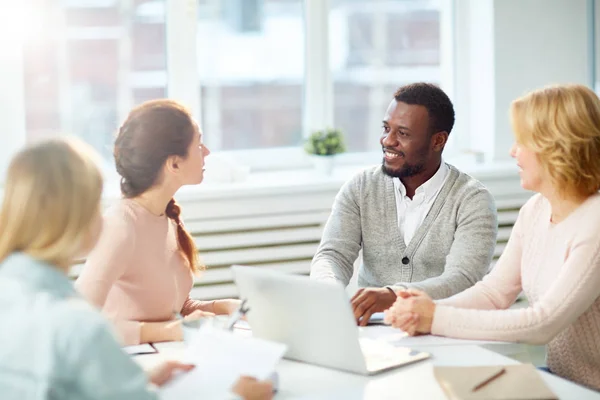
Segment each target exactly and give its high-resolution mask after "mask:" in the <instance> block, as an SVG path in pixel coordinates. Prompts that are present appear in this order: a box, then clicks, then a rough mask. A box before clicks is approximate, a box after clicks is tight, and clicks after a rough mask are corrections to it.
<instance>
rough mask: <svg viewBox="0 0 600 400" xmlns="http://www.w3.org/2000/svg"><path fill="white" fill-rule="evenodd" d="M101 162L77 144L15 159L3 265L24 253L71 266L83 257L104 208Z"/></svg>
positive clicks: (5, 206) (59, 142) (53, 143)
mask: <svg viewBox="0 0 600 400" xmlns="http://www.w3.org/2000/svg"><path fill="white" fill-rule="evenodd" d="M96 158H97V156H96V153H95V152H94V150H93V149H92V148H91V147H90V146H88V145H87V144H85V143H83V142H81V141H79V140H75V139H66V140H65V139H55V140H49V141H45V142H41V143H39V144H36V145H33V146H30V147H28V148H26V149H24V150H22V151H21V152H19V153H18V154H17V155H16V156H15V157H14V158H13V160H12V161H11V163H10V166H9V168H8V174H7V177H6V185H5V187H4V200H3V202H2V208H1V209H0V261H3V260H4V259H5V258H6V257H7V256H8V255H10V254H11V253H13V252H17V251H20V252H24V253H26V254H28V255H30V256H32V257H34V258H36V259H39V260H42V261H46V262H48V263H51V264H54V265H58V266H67V265H68V264H69V263H71V262H72V261H73V260H74V259H75V258H76V257H77V256H78V252H79V251H80V250H81V247H82V245H83V243H84V241H85V240H86V239H87V235H88V232H89V230H90V228H91V225H92V223H93V218H94V216H95V213H96V212H98V209H99V206H100V198H101V195H102V175H101V173H100V171H99V169H98V166H97V165H96Z"/></svg>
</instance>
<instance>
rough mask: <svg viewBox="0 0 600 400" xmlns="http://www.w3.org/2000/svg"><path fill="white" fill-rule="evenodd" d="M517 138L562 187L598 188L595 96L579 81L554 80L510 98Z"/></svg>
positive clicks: (599, 138)
mask: <svg viewBox="0 0 600 400" xmlns="http://www.w3.org/2000/svg"><path fill="white" fill-rule="evenodd" d="M510 114H511V122H512V127H513V131H514V132H515V137H516V140H517V142H518V143H519V144H521V145H523V146H524V147H526V148H528V149H530V150H532V151H533V152H535V153H536V154H537V155H538V159H539V161H540V164H541V165H542V167H543V168H544V169H545V170H546V172H547V173H548V175H549V176H550V178H551V180H552V184H553V186H554V187H555V188H557V189H558V190H559V191H560V192H561V193H569V194H575V195H584V196H588V195H591V194H593V193H595V192H597V191H598V190H600V99H598V96H597V95H596V94H595V93H594V92H593V91H592V90H591V89H589V88H588V87H586V86H583V85H554V86H548V87H545V88H542V89H539V90H535V91H533V92H530V93H528V94H526V95H525V96H523V97H521V98H518V99H516V100H515V101H513V102H512V105H511V108H510Z"/></svg>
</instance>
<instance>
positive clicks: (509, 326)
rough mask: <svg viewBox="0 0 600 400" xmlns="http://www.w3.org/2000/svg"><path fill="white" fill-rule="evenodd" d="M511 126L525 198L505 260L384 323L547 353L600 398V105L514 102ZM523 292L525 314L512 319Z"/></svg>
mask: <svg viewBox="0 0 600 400" xmlns="http://www.w3.org/2000/svg"><path fill="white" fill-rule="evenodd" d="M511 120H512V126H513V130H514V133H515V139H516V143H515V144H514V146H513V147H512V149H511V155H512V157H513V158H515V159H516V161H517V165H518V166H519V174H520V176H521V185H522V186H523V188H525V189H528V190H532V191H536V192H538V194H537V195H535V196H533V197H532V198H531V199H530V200H529V201H528V202H527V204H525V205H524V206H523V208H522V209H521V211H520V213H519V217H518V219H517V222H516V224H515V226H514V228H513V231H512V234H511V237H510V240H509V242H508V245H507V247H506V249H505V250H504V252H503V253H502V256H501V257H500V260H499V261H498V263H497V264H496V266H495V267H494V269H493V270H492V272H491V273H490V274H489V275H487V276H486V277H485V278H484V279H483V280H482V281H481V282H479V283H477V284H476V285H475V286H473V287H472V288H470V289H467V290H465V291H464V292H462V293H459V294H457V295H454V296H452V297H450V298H448V299H445V300H440V301H435V302H434V301H432V300H431V299H430V298H429V297H428V296H427V294H425V293H423V292H421V291H417V290H409V291H403V292H399V293H398V299H397V301H396V303H394V305H393V306H392V307H391V308H390V309H389V310H387V311H386V321H387V323H389V324H392V325H393V326H395V327H397V328H400V329H403V330H405V331H407V332H409V333H411V334H415V333H432V334H435V335H442V336H451V337H457V338H466V339H484V340H503V341H515V342H523V343H532V344H546V345H547V364H548V368H549V370H550V371H551V372H553V373H555V374H557V375H560V376H562V377H564V378H567V379H570V380H572V381H575V382H577V383H580V384H582V385H585V386H588V387H590V388H593V389H596V390H600V194H598V190H599V189H600V99H598V97H597V96H596V94H595V93H594V92H593V91H592V90H590V89H589V88H587V87H585V86H580V85H560V86H551V87H547V88H544V89H541V90H536V91H534V92H531V93H529V94H527V95H526V96H524V97H521V98H519V99H517V100H515V101H514V102H513V103H512V106H511ZM521 291H523V292H524V293H525V295H526V296H527V299H528V301H529V306H528V307H527V308H523V309H508V308H509V307H510V306H511V305H512V304H513V303H514V302H515V300H516V299H517V296H518V295H519V293H521Z"/></svg>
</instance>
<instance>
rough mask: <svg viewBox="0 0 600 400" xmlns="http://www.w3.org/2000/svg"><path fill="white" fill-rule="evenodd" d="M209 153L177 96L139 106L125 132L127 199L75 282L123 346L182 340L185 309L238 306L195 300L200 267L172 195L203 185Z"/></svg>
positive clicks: (120, 168) (121, 168) (108, 220)
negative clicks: (193, 292)
mask: <svg viewBox="0 0 600 400" xmlns="http://www.w3.org/2000/svg"><path fill="white" fill-rule="evenodd" d="M209 154H210V151H209V150H208V148H207V147H206V146H204V145H203V144H202V133H201V132H200V130H199V128H198V125H197V124H196V122H195V121H194V120H193V118H192V116H191V115H190V113H189V111H188V110H187V109H186V108H184V107H183V106H182V105H180V104H179V103H177V102H175V101H173V100H154V101H149V102H146V103H144V104H142V105H140V106H138V107H136V108H134V109H133V110H132V111H131V112H130V114H129V116H128V117H127V119H126V120H125V122H124V123H123V125H122V126H121V128H120V130H119V133H118V136H117V138H116V141H115V147H114V156H115V162H116V167H117V172H118V173H119V175H120V176H121V192H122V194H123V198H122V199H121V200H120V201H119V202H118V203H116V204H115V205H113V206H112V207H111V208H110V209H109V210H108V211H107V212H106V214H105V216H104V226H105V228H104V232H103V234H102V237H101V238H100V242H99V244H98V246H97V247H96V248H95V250H94V251H93V252H92V253H91V254H90V255H89V257H88V259H87V262H86V264H85V266H84V268H83V271H82V273H81V275H80V276H79V279H78V280H77V283H76V286H77V288H78V289H79V291H80V292H81V293H82V294H83V295H84V296H85V297H86V298H88V299H89V300H90V301H91V302H92V303H93V304H96V305H97V306H98V307H100V308H102V310H103V312H104V314H105V315H106V316H107V317H108V318H109V319H110V320H111V321H113V322H114V324H115V326H116V328H117V331H118V332H119V334H120V336H121V338H122V340H123V343H124V344H128V345H131V344H137V343H148V342H160V341H172V340H182V338H183V333H182V327H181V320H180V319H175V317H176V316H177V315H178V314H181V315H183V316H191V315H193V316H209V315H214V314H230V313H231V312H233V311H234V310H235V309H236V307H237V306H238V304H239V301H238V300H232V299H227V300H217V301H209V302H203V301H197V300H192V299H191V298H190V297H189V292H190V290H191V288H192V285H193V275H194V274H195V273H196V272H198V270H199V269H200V266H199V263H198V257H197V250H196V246H195V245H194V240H193V239H192V237H191V236H190V234H189V233H188V232H187V231H186V230H185V227H184V226H183V223H182V221H181V219H180V212H181V209H180V207H179V206H178V205H177V203H176V202H175V200H174V199H173V196H174V195H175V192H177V190H178V189H179V188H180V187H181V186H183V185H197V184H199V183H201V182H202V179H203V173H204V169H203V168H204V158H205V157H206V156H208V155H209Z"/></svg>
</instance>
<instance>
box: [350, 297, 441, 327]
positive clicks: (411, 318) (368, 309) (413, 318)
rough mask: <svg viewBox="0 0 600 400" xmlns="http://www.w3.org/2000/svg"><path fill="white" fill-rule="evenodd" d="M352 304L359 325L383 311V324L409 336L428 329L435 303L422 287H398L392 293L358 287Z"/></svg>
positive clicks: (365, 323)
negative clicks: (419, 288) (401, 288)
mask: <svg viewBox="0 0 600 400" xmlns="http://www.w3.org/2000/svg"><path fill="white" fill-rule="evenodd" d="M351 303H352V310H353V312H354V317H355V318H356V322H357V323H358V325H360V326H366V325H367V324H368V322H369V318H371V315H373V314H374V313H376V312H382V311H384V322H385V323H386V324H388V325H392V326H393V327H394V328H398V329H401V330H403V331H404V332H406V333H408V334H409V335H411V336H413V335H416V334H420V333H430V332H431V324H432V322H433V314H434V312H435V303H434V302H433V300H432V299H431V297H429V295H427V293H425V292H423V291H421V290H416V289H407V290H400V291H398V292H396V293H395V294H394V293H393V292H392V291H391V290H389V289H388V288H361V289H359V290H358V291H357V292H356V294H355V295H354V296H353V297H352V299H351Z"/></svg>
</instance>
